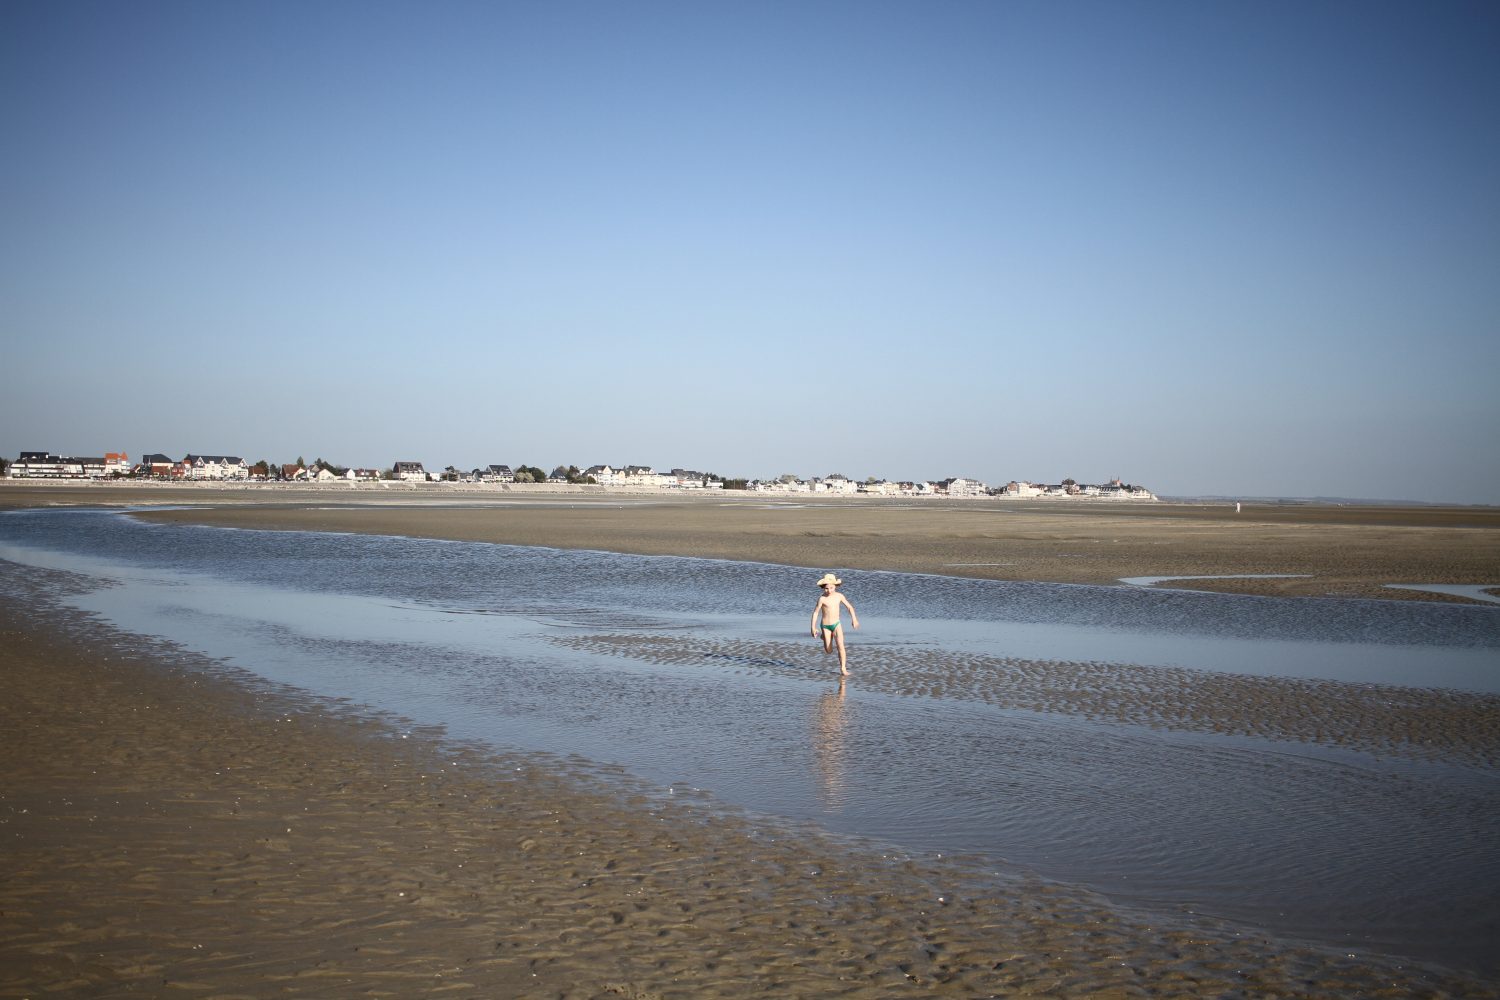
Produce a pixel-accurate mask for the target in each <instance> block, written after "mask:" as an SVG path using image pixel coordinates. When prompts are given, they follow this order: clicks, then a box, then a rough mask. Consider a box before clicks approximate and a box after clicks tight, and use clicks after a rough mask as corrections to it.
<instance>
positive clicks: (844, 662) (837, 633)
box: [833, 627, 849, 677]
mask: <svg viewBox="0 0 1500 1000" xmlns="http://www.w3.org/2000/svg"><path fill="white" fill-rule="evenodd" d="M833 634H834V637H835V638H837V639H838V641H839V676H840V677H848V676H849V667H848V656H847V655H846V654H845V653H844V630H843V628H842V627H840V628H836V629H834V630H833Z"/></svg>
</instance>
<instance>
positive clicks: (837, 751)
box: [813, 677, 848, 809]
mask: <svg viewBox="0 0 1500 1000" xmlns="http://www.w3.org/2000/svg"><path fill="white" fill-rule="evenodd" d="M844 686H845V681H844V678H842V677H840V678H839V689H838V690H837V691H828V692H826V693H824V694H822V695H820V696H819V697H818V704H817V707H816V710H815V711H814V712H813V754H814V756H815V757H816V762H815V763H816V767H817V769H818V795H819V798H821V799H822V800H823V805H824V807H825V808H827V809H841V808H843V806H844V801H845V799H846V798H847V789H846V788H845V784H844V779H845V776H846V770H847V768H846V763H847V762H846V761H845V760H844V728H845V725H846V724H847V722H848V718H847V717H846V715H845V713H844V708H845V706H844Z"/></svg>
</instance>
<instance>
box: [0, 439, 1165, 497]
mask: <svg viewBox="0 0 1500 1000" xmlns="http://www.w3.org/2000/svg"><path fill="white" fill-rule="evenodd" d="M574 471H575V472H576V471H577V470H576V469H575V470H574ZM7 475H8V476H10V477H11V478H15V479H108V478H113V477H116V476H135V477H139V478H151V479H168V480H193V481H219V482H224V481H233V480H248V479H251V478H272V479H278V480H282V481H286V482H339V481H346V482H365V481H376V480H380V479H384V478H390V479H394V480H397V481H400V482H424V483H425V482H430V481H450V482H465V483H511V482H514V481H515V473H514V471H513V470H512V469H511V467H510V466H508V465H489V466H485V467H484V468H479V469H473V470H471V471H469V472H460V471H459V470H457V469H455V468H454V467H453V466H449V467H448V468H447V469H445V470H444V471H443V472H441V473H429V472H428V471H427V469H426V468H425V467H424V466H423V464H422V463H421V462H402V461H398V462H395V463H393V464H392V466H391V469H390V471H389V472H383V471H381V470H379V469H340V468H336V467H334V466H331V465H329V464H327V463H326V462H321V461H320V462H317V463H314V464H313V465H312V466H303V465H300V464H293V465H282V466H277V467H273V468H271V469H269V470H267V474H266V475H265V476H254V475H253V474H252V471H251V466H250V465H248V464H247V463H246V462H245V460H244V459H242V458H240V457H238V456H236V455H187V456H185V457H184V458H183V459H182V460H181V461H173V460H172V459H170V458H168V457H167V456H166V455H162V454H149V455H145V456H144V457H142V459H141V460H140V461H139V462H137V463H135V464H131V462H130V459H129V456H128V455H126V454H125V453H124V452H108V453H106V454H105V455H103V456H102V457H98V458H92V457H87V458H74V457H64V456H60V455H54V454H52V453H51V452H46V451H23V452H21V456H20V458H18V459H17V460H16V461H15V462H13V463H11V465H10V468H9V469H8V470H7ZM579 480H581V481H583V482H594V483H597V484H599V485H600V486H614V487H636V488H639V487H646V488H656V489H723V487H724V482H723V480H721V479H719V478H718V477H717V476H713V475H709V474H705V473H702V472H696V471H693V470H691V469H673V470H672V471H670V472H657V471H656V470H655V469H653V468H651V467H650V466H649V465H621V466H612V465H591V466H589V467H588V469H586V470H584V471H583V472H581V473H580V474H579ZM547 481H548V482H554V483H566V482H568V481H569V480H567V479H566V478H562V477H558V476H554V477H551V478H549V479H548V480H547ZM575 481H577V480H575ZM746 488H747V489H750V490H755V491H759V492H765V493H826V494H844V495H850V494H856V493H865V494H873V495H876V496H896V497H902V496H906V497H924V496H947V497H984V496H1004V497H1016V498H1031V497H1084V498H1087V497H1098V498H1101V499H1126V500H1155V499H1156V495H1155V494H1153V493H1152V492H1151V491H1150V490H1147V489H1145V488H1144V487H1140V486H1132V485H1128V484H1126V483H1123V482H1121V481H1120V480H1118V479H1113V480H1110V481H1109V482H1108V483H1105V484H1102V485H1090V484H1080V483H1076V482H1074V481H1073V480H1071V479H1069V480H1064V481H1063V482H1062V483H1056V484H1037V483H1032V482H1028V481H1025V480H1012V481H1011V482H1009V483H1007V484H1006V485H1004V486H1000V487H995V488H991V487H989V486H987V485H986V484H985V483H983V482H981V481H980V480H977V479H965V478H962V477H955V478H951V479H943V480H939V481H937V482H920V481H918V482H912V481H903V482H891V481H887V480H884V479H879V480H877V479H873V478H872V479H868V480H865V481H864V482H857V481H855V480H852V479H850V478H848V477H847V476H844V475H841V474H839V473H833V474H832V475H829V476H827V477H825V478H821V479H818V478H814V479H797V478H795V477H792V476H783V477H782V478H780V479H773V480H767V481H761V480H753V481H751V482H749V483H747V484H746Z"/></svg>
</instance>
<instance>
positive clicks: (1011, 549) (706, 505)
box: [0, 484, 1500, 603]
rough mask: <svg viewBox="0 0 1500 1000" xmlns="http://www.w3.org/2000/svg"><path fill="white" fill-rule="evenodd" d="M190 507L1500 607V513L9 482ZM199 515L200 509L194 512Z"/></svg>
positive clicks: (391, 528)
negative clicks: (1480, 595) (1480, 600)
mask: <svg viewBox="0 0 1500 1000" xmlns="http://www.w3.org/2000/svg"><path fill="white" fill-rule="evenodd" d="M143 503H150V504H190V505H194V509H191V510H174V511H159V512H152V513H150V514H147V515H143V516H147V517H150V518H155V519H161V520H166V521H176V522H190V523H200V524H217V525H222V526H225V527H239V528H261V529H271V530H317V531H358V532H368V533H372V534H388V535H406V536H411V537H419V538H447V539H457V540H463V541H483V542H503V543H508V544H514V545H543V546H550V547H555V548H577V549H601V550H606V551H612V552H628V553H635V554H640V555H692V556H702V557H706V558H714V559H738V560H753V561H758V562H772V563H781V564H785V565H792V566H807V567H812V568H823V569H827V568H840V569H886V570H899V571H903V572H914V573H937V574H942V575H947V576H964V577H980V578H987V579H994V580H1032V581H1043V582H1052V583H1086V584H1114V583H1116V582H1117V581H1119V580H1120V579H1121V578H1126V577H1138V576H1180V577H1198V578H1202V577H1238V578H1237V579H1194V580H1190V581H1179V582H1175V583H1173V582H1169V583H1162V584H1158V586H1179V587H1190V588H1192V589H1198V590H1219V591H1223V592H1226V593H1244V594H1267V595H1274V596H1288V597H1290V596H1312V597H1316V596H1338V597H1362V598H1372V599H1379V600H1428V601H1459V602H1467V603H1472V602H1470V601H1469V600H1468V599H1467V598H1464V597H1458V596H1451V595H1443V594H1434V593H1430V592H1422V591H1416V590H1397V589H1391V588H1389V587H1387V584H1429V583H1431V584H1470V585H1477V586H1483V587H1487V588H1489V589H1490V590H1491V592H1493V593H1496V594H1500V509H1496V508H1488V507H1482V508H1476V507H1379V506H1363V505H1341V506H1340V505H1312V504H1263V505H1257V504H1247V505H1245V506H1244V508H1243V509H1242V510H1241V511H1239V512H1236V511H1235V509H1234V505H1233V504H1215V505H1208V504H1170V503H1143V504H1131V503H1113V504H1103V503H1093V502H1090V501H1065V500H1064V501H1050V502H1023V501H1005V500H989V501H940V500H929V501H921V502H905V503H901V502H891V501H862V500H840V499H816V498H811V499H808V500H798V499H796V498H787V497H776V496H771V495H758V494H739V495H732V494H723V495H720V496H715V495H704V496H688V495H673V494H662V493H646V494H635V495H632V494H604V493H600V492H587V491H571V492H567V491H549V489H548V488H546V487H542V488H539V489H534V490H531V491H527V490H524V489H518V490H514V491H509V492H499V491H497V490H494V489H487V490H486V489H473V490H469V491H464V490H463V489H462V488H445V487H439V486H433V487H429V488H426V489H395V490H382V489H379V488H365V489H351V488H347V487H342V486H331V487H327V488H323V489H307V488H302V489H298V488H288V489H279V488H269V489H267V488H256V487H241V488H237V489H234V488H216V487H212V486H205V487H194V486H154V485H146V486H138V487H128V486H108V485H99V486H93V487H89V486H48V485H41V484H25V485H18V484H0V508H3V507H5V506H31V505H53V504H67V505H130V504H143ZM200 505H203V506H200Z"/></svg>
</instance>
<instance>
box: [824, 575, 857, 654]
mask: <svg viewBox="0 0 1500 1000" xmlns="http://www.w3.org/2000/svg"><path fill="white" fill-rule="evenodd" d="M843 582H844V581H843V580H840V579H839V578H838V577H836V576H834V575H833V574H832V573H824V574H823V579H821V580H819V581H818V586H819V587H822V588H823V595H822V596H821V597H819V598H818V603H817V604H814V605H813V613H812V634H813V637H814V638H818V637H819V636H821V638H822V639H823V652H825V653H831V652H833V644H834V643H835V642H837V643H838V646H839V676H841V677H848V676H849V666H848V656H847V654H846V653H845V652H844V628H843V624H844V623H843V618H842V616H843V609H844V608H848V609H849V623H850V624H851V625H853V626H854V627H855V628H859V615H857V614H855V612H854V605H853V604H850V603H849V598H847V597H845V596H844V595H843V594H840V593H839V592H838V587H839V584H841V583H843Z"/></svg>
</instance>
